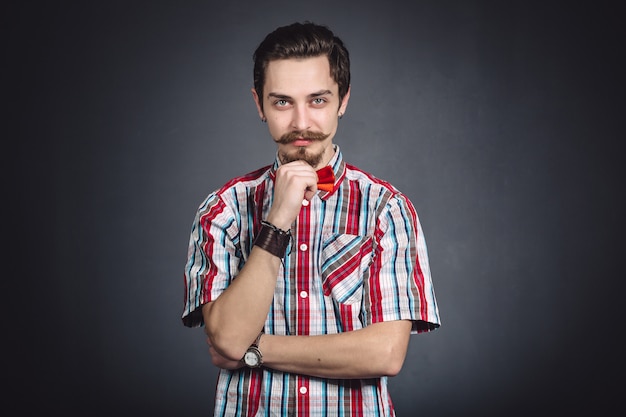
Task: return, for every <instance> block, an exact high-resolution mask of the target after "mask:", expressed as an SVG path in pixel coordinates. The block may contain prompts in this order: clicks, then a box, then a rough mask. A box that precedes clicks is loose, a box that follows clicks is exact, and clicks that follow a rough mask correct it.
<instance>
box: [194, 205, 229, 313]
mask: <svg viewBox="0 0 626 417" xmlns="http://www.w3.org/2000/svg"><path fill="white" fill-rule="evenodd" d="M224 208H225V205H224V202H223V201H222V200H221V199H219V200H217V202H216V204H214V205H213V206H212V207H211V208H210V209H209V210H208V211H207V212H206V213H205V214H203V215H202V217H200V220H199V223H200V227H202V231H203V233H204V235H205V236H206V239H205V241H204V244H203V247H202V250H203V252H204V253H206V256H207V259H208V266H207V273H206V274H205V276H204V278H203V282H202V286H203V288H202V303H208V302H209V301H212V300H211V289H212V283H213V278H214V277H215V276H216V275H217V273H218V269H217V266H216V265H215V263H213V262H212V259H213V248H214V246H213V236H212V235H211V233H210V227H211V223H212V222H213V220H215V218H216V217H217V216H218V215H220V214H221V213H222V212H223V211H224Z"/></svg>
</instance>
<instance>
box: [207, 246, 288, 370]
mask: <svg viewBox="0 0 626 417" xmlns="http://www.w3.org/2000/svg"><path fill="white" fill-rule="evenodd" d="M279 267H280V259H279V258H278V257H276V256H272V255H271V254H269V253H268V252H266V251H264V250H263V249H260V248H258V247H255V248H254V249H253V250H252V251H251V253H250V257H249V258H248V261H247V262H246V265H245V266H244V268H242V270H241V271H240V273H239V275H237V277H236V278H235V279H234V280H233V282H232V283H231V284H230V286H229V287H228V288H227V289H226V290H225V291H224V292H223V293H222V294H221V295H220V296H219V297H218V298H217V299H216V300H215V301H213V302H211V303H209V304H206V305H205V306H204V307H203V309H202V314H203V317H204V321H205V331H206V333H207V335H208V336H209V339H210V341H211V343H212V345H213V346H214V347H215V349H217V350H218V351H219V352H220V353H221V354H222V355H224V356H226V357H229V358H231V359H233V360H238V359H240V358H241V357H242V356H243V353H244V352H245V350H246V349H247V348H248V346H250V344H251V343H252V341H254V339H255V338H256V337H257V335H258V334H259V332H260V331H261V329H262V328H263V325H264V323H265V320H266V318H267V314H268V312H269V308H270V305H271V303H272V298H273V296H274V287H275V286H276V276H277V274H278V269H279Z"/></svg>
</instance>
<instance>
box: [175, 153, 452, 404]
mask: <svg viewBox="0 0 626 417" xmlns="http://www.w3.org/2000/svg"><path fill="white" fill-rule="evenodd" d="M279 165H280V162H279V161H278V159H276V161H275V162H274V164H273V165H270V166H267V167H264V168H262V169H259V170H257V171H255V172H252V173H250V174H247V175H244V176H242V177H238V178H235V179H233V180H231V181H230V182H228V183H227V184H226V185H224V186H223V187H222V188H221V189H219V190H217V191H215V192H213V193H211V194H210V195H209V196H208V197H207V199H206V200H205V201H204V202H203V203H202V204H201V205H200V207H199V209H198V211H197V214H196V217H195V219H194V222H193V226H192V231H191V237H190V241H189V251H188V261H187V264H186V267H185V306H184V311H183V315H182V320H183V323H184V325H186V326H189V327H197V326H200V325H203V319H202V313H201V306H202V305H203V304H204V303H207V302H210V301H213V300H215V299H216V298H217V297H219V295H220V294H221V293H222V291H224V289H225V288H227V287H228V285H229V284H230V282H231V281H232V280H233V279H234V278H235V277H236V276H237V273H238V271H239V270H241V268H242V267H243V265H244V264H245V262H246V260H247V259H248V256H249V254H250V251H251V250H252V244H253V242H254V237H255V233H257V231H258V230H259V228H260V222H261V220H263V219H264V218H265V217H266V216H267V214H268V212H269V208H270V207H271V205H272V198H273V180H274V176H275V173H276V169H277V168H278V167H279ZM330 166H331V167H332V168H333V170H334V172H335V178H336V179H335V185H334V188H333V190H332V191H330V192H326V191H319V192H318V194H317V195H316V196H315V197H314V198H313V199H312V200H311V201H310V202H306V201H303V206H302V209H301V211H300V214H299V215H298V217H297V219H296V220H295V221H294V223H293V224H292V226H291V233H292V239H291V242H290V246H289V248H288V249H287V254H288V255H287V256H285V258H284V262H283V265H282V266H281V267H280V270H279V274H278V279H277V283H276V287H275V291H274V299H273V304H272V305H271V307H270V312H269V314H268V316H267V319H266V322H265V328H264V332H265V333H267V334H275V335H321V334H333V333H341V332H347V331H351V330H356V329H360V328H363V327H365V326H368V325H370V324H373V323H378V322H383V321H391V320H411V321H412V322H413V327H412V330H411V332H412V333H419V332H424V331H429V330H433V329H435V328H437V327H439V323H440V321H439V312H438V307H437V302H436V300H435V294H434V290H433V286H432V282H431V276H430V268H429V264H428V254H427V250H426V242H425V240H424V234H423V233H422V229H421V225H420V222H419V219H418V216H417V212H416V210H415V208H414V206H413V204H412V203H411V202H410V201H409V200H408V199H407V197H406V196H404V195H403V194H402V193H400V192H399V191H398V190H396V189H395V188H394V187H393V186H392V185H391V184H389V183H387V182H385V181H382V180H380V179H378V178H375V177H374V176H372V175H370V174H368V173H366V172H364V171H362V170H359V169H358V168H356V167H354V166H352V165H349V164H347V163H345V162H344V160H343V157H342V154H341V151H340V149H339V148H338V147H336V152H335V155H334V157H333V159H332V160H331V162H330ZM215 415H216V416H270V415H272V416H274V415H276V416H283V415H284V416H393V415H395V414H394V409H393V404H392V402H391V398H390V396H389V393H388V390H387V378H386V377H382V378H373V379H362V380H361V379H348V380H338V379H324V378H316V377H309V376H306V375H296V374H290V373H284V372H278V371H274V370H272V369H267V368H257V369H249V368H245V367H244V368H241V369H238V370H234V371H230V370H220V373H219V377H218V382H217V391H216V399H215Z"/></svg>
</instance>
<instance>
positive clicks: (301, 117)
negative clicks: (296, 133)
mask: <svg viewBox="0 0 626 417" xmlns="http://www.w3.org/2000/svg"><path fill="white" fill-rule="evenodd" d="M291 124H292V127H293V128H294V129H295V130H307V129H309V128H310V127H311V126H310V123H309V111H308V109H307V107H306V106H302V105H300V106H294V109H293V118H292V121H291Z"/></svg>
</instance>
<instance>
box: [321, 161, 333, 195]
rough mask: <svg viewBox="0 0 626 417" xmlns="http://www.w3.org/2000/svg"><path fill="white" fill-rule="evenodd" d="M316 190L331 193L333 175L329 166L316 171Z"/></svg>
mask: <svg viewBox="0 0 626 417" xmlns="http://www.w3.org/2000/svg"><path fill="white" fill-rule="evenodd" d="M316 172H317V178H318V179H317V189H318V190H324V191H328V192H331V191H332V190H333V187H334V186H335V173H334V172H333V169H332V168H331V167H330V165H326V166H325V167H324V168H322V169H318V170H317V171H316Z"/></svg>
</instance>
